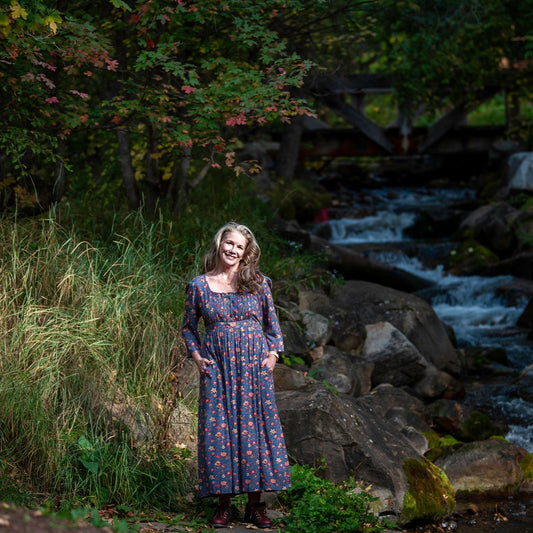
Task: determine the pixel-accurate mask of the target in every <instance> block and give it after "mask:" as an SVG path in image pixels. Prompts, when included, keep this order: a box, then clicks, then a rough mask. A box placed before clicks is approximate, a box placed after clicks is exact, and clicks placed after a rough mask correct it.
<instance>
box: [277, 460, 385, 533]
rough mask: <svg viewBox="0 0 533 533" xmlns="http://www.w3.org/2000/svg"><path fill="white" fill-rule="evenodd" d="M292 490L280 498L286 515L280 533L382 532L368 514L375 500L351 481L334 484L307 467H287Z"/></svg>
mask: <svg viewBox="0 0 533 533" xmlns="http://www.w3.org/2000/svg"><path fill="white" fill-rule="evenodd" d="M291 474H292V488H291V489H290V490H289V491H287V492H285V493H283V494H281V495H280V500H281V502H282V504H283V505H284V506H285V507H286V511H287V513H288V516H287V517H286V518H284V519H283V527H282V528H281V530H282V531H283V532H284V533H301V532H302V531H305V532H306V533H363V532H365V533H366V532H377V531H383V530H384V529H385V527H386V525H387V524H385V523H382V522H381V521H380V520H379V518H378V517H376V516H375V515H374V514H373V513H372V512H371V511H370V505H371V503H372V502H373V501H375V500H376V498H374V497H372V496H370V495H369V494H367V493H366V492H365V491H364V490H362V488H361V486H360V484H359V483H358V482H356V481H355V480H354V479H349V480H347V481H346V482H344V483H341V484H339V485H335V484H334V483H332V482H330V481H327V480H325V479H322V478H321V477H319V476H318V475H317V471H316V470H315V469H313V468H311V467H309V466H300V465H294V466H293V467H292V468H291Z"/></svg>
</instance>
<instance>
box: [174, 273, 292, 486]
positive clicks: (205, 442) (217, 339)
mask: <svg viewBox="0 0 533 533" xmlns="http://www.w3.org/2000/svg"><path fill="white" fill-rule="evenodd" d="M201 318H202V319H203V321H204V325H205V336H204V338H203V340H202V339H201V338H200V335H199V331H198V322H199V320H200V319H201ZM182 334H183V337H184V339H185V343H186V345H187V348H188V350H189V352H192V351H194V350H198V351H200V353H201V355H202V357H205V358H208V359H210V360H212V361H213V364H211V365H209V366H208V367H207V373H206V374H201V376H200V394H199V405H198V480H199V496H200V497H206V496H212V495H219V494H240V493H244V492H257V491H278V490H286V489H288V488H290V484H291V480H290V471H289V461H288V458H287V451H286V448H285V441H284V438H283V431H282V428H281V424H280V420H279V416H278V412H277V407H276V401H275V397H274V380H273V376H272V373H271V372H269V371H268V370H267V369H266V368H261V362H262V361H263V360H264V359H265V358H266V356H267V351H269V350H277V351H281V350H283V337H282V334H281V328H280V326H279V322H278V320H277V317H276V312H275V309H274V302H273V299H272V293H271V290H270V283H269V280H268V279H265V281H263V284H262V287H261V291H260V292H259V293H257V294H252V293H237V292H222V293H221V292H214V291H212V290H211V289H210V287H209V284H208V282H207V279H206V277H205V274H202V275H200V276H197V277H196V278H194V279H193V280H192V281H191V282H190V283H189V284H188V285H187V298H186V303H185V316H184V322H183V330H182Z"/></svg>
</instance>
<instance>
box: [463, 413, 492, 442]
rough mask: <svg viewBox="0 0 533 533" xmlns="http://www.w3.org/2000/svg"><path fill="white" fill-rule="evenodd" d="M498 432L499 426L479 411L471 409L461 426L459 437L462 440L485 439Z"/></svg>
mask: <svg viewBox="0 0 533 533" xmlns="http://www.w3.org/2000/svg"><path fill="white" fill-rule="evenodd" d="M500 434H501V428H500V427H498V426H497V425H496V424H495V423H494V422H493V421H492V420H491V419H490V417H489V416H487V415H486V414H484V413H480V412H479V411H472V413H470V415H469V416H468V418H467V419H466V420H465V421H464V423H463V426H462V428H461V439H462V440H464V441H476V440H485V439H489V438H490V437H492V436H493V435H500Z"/></svg>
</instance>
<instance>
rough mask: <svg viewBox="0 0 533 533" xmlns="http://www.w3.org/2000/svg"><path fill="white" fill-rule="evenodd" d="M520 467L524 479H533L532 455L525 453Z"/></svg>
mask: <svg viewBox="0 0 533 533" xmlns="http://www.w3.org/2000/svg"><path fill="white" fill-rule="evenodd" d="M520 466H521V467H522V470H523V471H524V479H533V455H532V454H530V453H529V452H527V454H526V457H525V458H524V459H523V460H522V461H520Z"/></svg>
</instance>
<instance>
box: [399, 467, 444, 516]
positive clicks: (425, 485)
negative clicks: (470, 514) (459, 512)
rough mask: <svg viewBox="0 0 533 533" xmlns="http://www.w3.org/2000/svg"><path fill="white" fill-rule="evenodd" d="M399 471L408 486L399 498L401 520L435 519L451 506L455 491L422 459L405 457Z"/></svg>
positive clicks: (440, 471)
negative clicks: (403, 494)
mask: <svg viewBox="0 0 533 533" xmlns="http://www.w3.org/2000/svg"><path fill="white" fill-rule="evenodd" d="M403 471H404V473H405V475H406V477H407V481H408V483H409V489H408V491H407V492H406V493H405V496H404V499H403V510H402V520H403V521H404V522H411V521H412V520H415V519H416V520H418V519H427V520H438V519H439V518H443V517H445V516H447V515H449V514H450V513H451V512H452V511H453V510H454V508H455V493H454V490H453V488H452V485H451V483H450V481H449V479H448V477H447V476H446V474H445V473H444V472H443V471H442V470H441V469H440V468H438V467H437V466H435V465H434V464H433V463H431V462H430V461H428V460H427V459H425V458H421V459H420V460H417V459H407V460H406V461H405V462H404V464H403Z"/></svg>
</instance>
